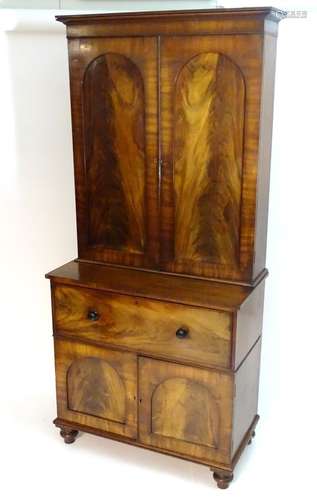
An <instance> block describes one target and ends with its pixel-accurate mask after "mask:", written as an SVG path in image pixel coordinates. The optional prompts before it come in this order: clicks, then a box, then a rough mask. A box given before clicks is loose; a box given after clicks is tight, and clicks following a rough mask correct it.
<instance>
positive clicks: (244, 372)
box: [232, 338, 261, 455]
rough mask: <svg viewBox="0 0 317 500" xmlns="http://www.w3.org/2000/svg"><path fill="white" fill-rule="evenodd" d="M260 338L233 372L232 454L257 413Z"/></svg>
mask: <svg viewBox="0 0 317 500" xmlns="http://www.w3.org/2000/svg"><path fill="white" fill-rule="evenodd" d="M260 356H261V338H259V339H258V341H257V342H256V344H255V346H254V347H253V349H252V350H251V352H250V354H249V355H248V357H247V358H246V360H245V361H244V363H243V364H242V365H241V366H240V368H239V369H238V371H237V372H236V374H235V391H236V394H235V398H234V401H233V405H234V408H233V414H234V420H233V428H232V454H233V455H235V453H236V452H237V450H238V448H239V446H240V443H241V441H242V439H243V436H245V434H246V432H247V430H248V428H249V427H250V426H251V424H252V421H253V419H254V416H255V415H256V414H257V407H258V392H259V372H260Z"/></svg>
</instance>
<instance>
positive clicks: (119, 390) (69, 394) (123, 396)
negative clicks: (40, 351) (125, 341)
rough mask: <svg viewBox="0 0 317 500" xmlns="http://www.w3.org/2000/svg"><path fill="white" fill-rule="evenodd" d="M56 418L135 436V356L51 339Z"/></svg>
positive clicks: (122, 434)
mask: <svg viewBox="0 0 317 500" xmlns="http://www.w3.org/2000/svg"><path fill="white" fill-rule="evenodd" d="M55 365H56V387H57V410H58V416H59V418H62V419H65V420H68V421H70V422H74V423H78V424H82V425H86V426H88V427H92V428H94V429H98V430H102V431H106V432H110V433H114V434H120V435H121V436H126V437H130V438H135V437H136V436H137V358H136V355H135V354H131V353H126V352H119V351H112V350H110V349H104V348H102V347H95V346H91V345H86V344H82V343H76V342H70V341H64V340H55Z"/></svg>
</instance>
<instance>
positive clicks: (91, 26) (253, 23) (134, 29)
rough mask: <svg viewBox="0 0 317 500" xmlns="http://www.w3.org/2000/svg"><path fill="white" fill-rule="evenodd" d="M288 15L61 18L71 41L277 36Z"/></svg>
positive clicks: (268, 11)
mask: <svg viewBox="0 0 317 500" xmlns="http://www.w3.org/2000/svg"><path fill="white" fill-rule="evenodd" d="M285 16H286V12H283V11H281V10H279V9H275V8H273V7H251V8H250V7H246V8H235V9H232V8H230V9H222V8H217V9H200V10H198V9H195V10H176V11H161V12H159V11H155V12H123V13H109V14H94V15H89V16H87V15H85V14H78V15H75V16H74V15H60V16H57V20H58V21H61V22H63V23H64V24H66V25H67V36H68V38H77V37H100V36H112V35H121V36H122V35H125V36H127V35H134V36H135V34H136V33H143V34H144V35H146V36H149V35H153V33H157V34H159V35H171V34H175V35H183V34H184V33H186V34H190V35H197V34H201V33H204V34H206V35H209V36H210V35H222V34H227V33H234V34H241V33H243V34H246V33H247V34H253V33H264V32H265V33H269V34H272V35H276V34H277V26H278V25H277V23H278V21H279V20H280V19H283V17H285Z"/></svg>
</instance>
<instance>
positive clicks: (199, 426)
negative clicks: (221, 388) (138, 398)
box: [151, 377, 219, 448]
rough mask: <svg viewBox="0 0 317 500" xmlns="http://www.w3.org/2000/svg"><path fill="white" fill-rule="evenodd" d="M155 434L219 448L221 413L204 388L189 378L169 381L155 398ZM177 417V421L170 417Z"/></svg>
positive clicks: (153, 412) (160, 388)
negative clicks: (169, 416)
mask: <svg viewBox="0 0 317 500" xmlns="http://www.w3.org/2000/svg"><path fill="white" fill-rule="evenodd" d="M151 404H152V424H151V425H152V428H151V430H152V433H154V434H157V435H158V436H165V437H170V438H174V439H179V440H181V441H187V442H188V443H196V444H201V445H204V446H209V447H211V448H217V447H218V443H217V438H218V436H219V411H218V407H217V402H216V401H215V399H214V398H213V396H212V393H211V392H210V390H209V389H208V388H207V387H205V386H204V385H202V384H200V383H198V382H195V381H193V380H189V379H187V378H180V377H175V378H169V379H168V380H166V381H164V382H162V383H161V384H160V385H159V386H158V387H157V388H156V389H155V391H154V393H153V395H152V403H151ZM167 415H173V418H169V419H168V418H166V416H167Z"/></svg>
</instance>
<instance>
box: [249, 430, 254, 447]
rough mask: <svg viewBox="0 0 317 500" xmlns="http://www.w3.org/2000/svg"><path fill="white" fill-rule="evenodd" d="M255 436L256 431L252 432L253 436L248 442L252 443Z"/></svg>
mask: <svg viewBox="0 0 317 500" xmlns="http://www.w3.org/2000/svg"><path fill="white" fill-rule="evenodd" d="M254 436H255V431H253V432H252V434H251V437H250V439H249V441H248V444H251V443H252V439H253V438H254Z"/></svg>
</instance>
